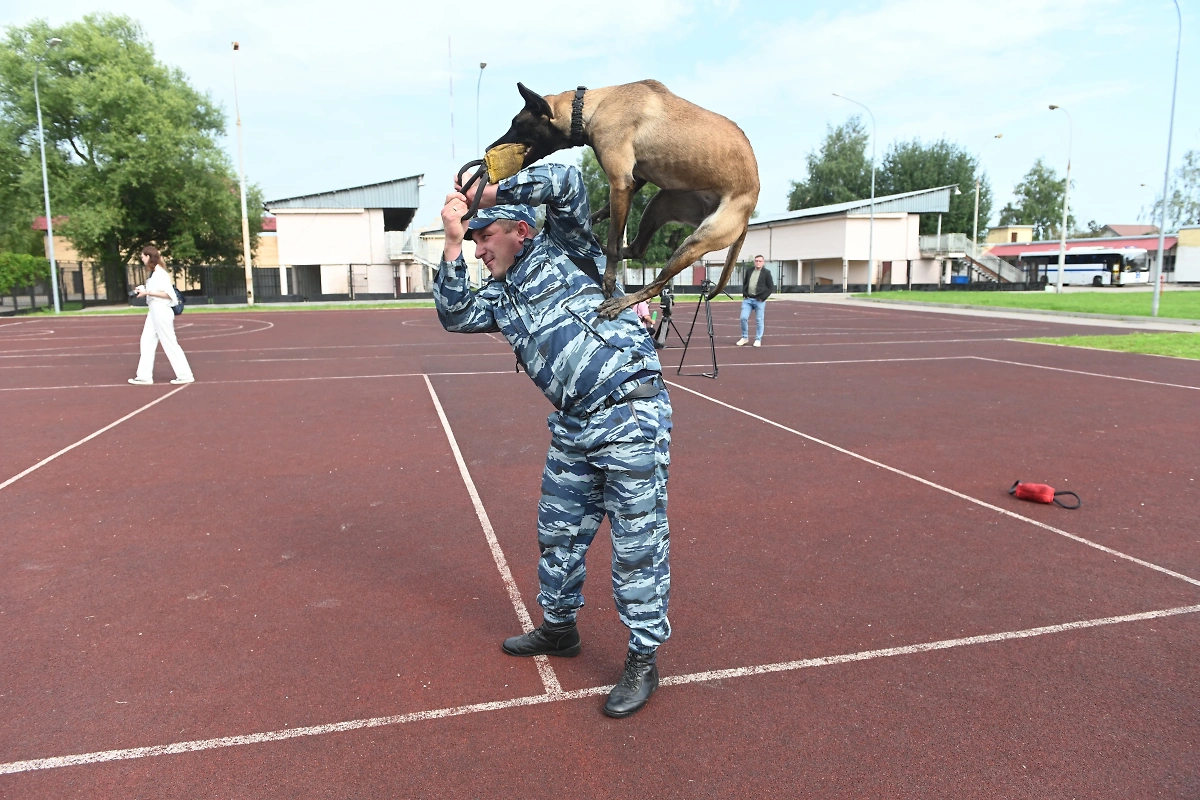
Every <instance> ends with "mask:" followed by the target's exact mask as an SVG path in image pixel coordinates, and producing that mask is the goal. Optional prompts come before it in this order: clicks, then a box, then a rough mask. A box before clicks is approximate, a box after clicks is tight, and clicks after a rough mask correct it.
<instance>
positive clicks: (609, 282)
mask: <svg viewBox="0 0 1200 800" xmlns="http://www.w3.org/2000/svg"><path fill="white" fill-rule="evenodd" d="M600 288H601V289H603V290H604V296H605V297H606V298H609V299H611V298H612V296H613V293H614V292H616V291H617V276H616V275H615V274H614V275H609V274H608V271H607V270H606V271H605V273H604V277H603V279H601V281H600Z"/></svg>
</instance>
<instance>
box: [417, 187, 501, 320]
mask: <svg viewBox="0 0 1200 800" xmlns="http://www.w3.org/2000/svg"><path fill="white" fill-rule="evenodd" d="M466 209H467V199H466V198H465V197H463V195H461V194H459V193H458V192H451V193H450V194H448V195H446V203H445V205H444V206H443V207H442V228H443V230H445V232H446V244H445V247H444V249H443V250H442V263H441V264H439V265H438V274H437V277H435V278H434V279H433V305H434V306H435V307H436V308H437V314H438V321H439V322H441V323H442V327H443V328H445V329H446V330H448V331H450V332H451V333H488V332H490V331H495V330H499V328H498V327H497V325H496V316H495V313H494V311H493V310H492V306H491V304H490V303H488V302H487V301H486V300H484V299H483V298H481V297H479V295H478V294H476V293H475V292H472V291H471V283H470V281H469V280H468V278H467V262H466V261H465V260H464V259H463V255H462V243H463V236H464V234H465V232H466V231H465V229H464V227H463V223H462V220H461V217H462V215H463V214H464V213H465V212H466Z"/></svg>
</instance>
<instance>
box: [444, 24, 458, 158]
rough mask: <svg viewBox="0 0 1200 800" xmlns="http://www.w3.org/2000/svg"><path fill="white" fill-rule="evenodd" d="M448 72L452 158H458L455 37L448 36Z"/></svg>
mask: <svg viewBox="0 0 1200 800" xmlns="http://www.w3.org/2000/svg"><path fill="white" fill-rule="evenodd" d="M446 72H447V73H448V74H449V76H450V160H451V161H455V160H457V159H456V157H455V155H454V39H453V38H452V37H450V36H447V37H446Z"/></svg>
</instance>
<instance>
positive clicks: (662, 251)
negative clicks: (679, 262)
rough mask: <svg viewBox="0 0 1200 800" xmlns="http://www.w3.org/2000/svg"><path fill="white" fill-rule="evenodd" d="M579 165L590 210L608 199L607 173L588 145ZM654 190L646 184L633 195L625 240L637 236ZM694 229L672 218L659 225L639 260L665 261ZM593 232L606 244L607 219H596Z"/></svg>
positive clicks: (647, 261) (602, 244)
mask: <svg viewBox="0 0 1200 800" xmlns="http://www.w3.org/2000/svg"><path fill="white" fill-rule="evenodd" d="M579 168H580V171H581V172H582V173H583V184H584V186H586V187H587V193H588V205H589V206H591V208H592V211H593V212H594V211H598V210H600V209H601V208H603V207H604V205H605V204H606V203H607V202H608V176H607V175H605V174H604V169H603V168H602V167H601V166H600V162H599V161H597V160H596V154H595V153H593V152H592V149H591V148H590V147H588V148H584V151H583V159H582V161H581V163H580V165H579ZM657 193H658V187H657V186H655V185H654V184H646V185H645V186H643V187H642V190H641V191H640V192H638V193H637V194H636V195H634V196H633V203H632V205H631V206H630V209H629V220H628V221H627V222H626V223H625V239H626V241H629V242H632V241H633V240H634V238H635V237H636V236H637V232H638V226H639V225H641V223H642V213H643V212H644V211H645V210H646V205H647V204H648V203H649V202H650V198H652V197H654V195H655V194H657ZM693 230H695V229H694V228H693V227H691V226H690V225H680V224H679V223H675V222H669V223H667V224H666V225H664V226H662V227H661V228H659V229H658V232H657V233H655V234H654V238H653V239H651V240H650V246H649V247H647V248H646V256H645V258H643V259H642V262H643V263H644V264H646V265H647V266H650V265H654V266H658V265H661V264H665V263H667V259H668V258H670V257H671V254H672V253H674V252H675V250H676V249H677V248H678V247H679V245H681V244H683V240H684V239H686V238H687V237H689V236H691V235H692V231H693ZM592 232H593V233H595V234H596V238H597V239H599V240H600V245H601V247H603V246H604V245H606V244H607V243H608V220H604V221H602V222H599V223H597V224H596V225H595V226H594V227H593V228H592Z"/></svg>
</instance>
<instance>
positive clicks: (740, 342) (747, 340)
mask: <svg viewBox="0 0 1200 800" xmlns="http://www.w3.org/2000/svg"><path fill="white" fill-rule="evenodd" d="M749 342H750V340H749V339H738V340H737V346H738V347H741V346H742V345H744V344H749ZM132 382H133V381H130V383H132Z"/></svg>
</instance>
